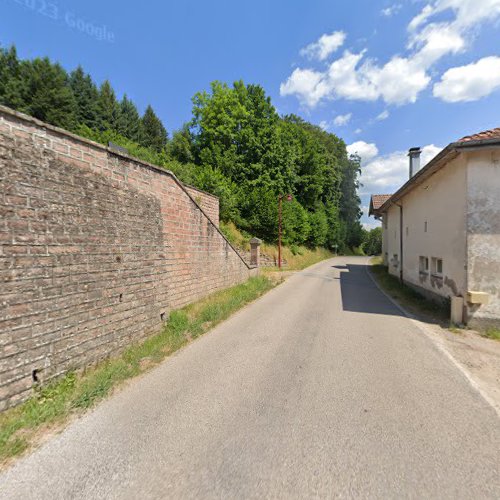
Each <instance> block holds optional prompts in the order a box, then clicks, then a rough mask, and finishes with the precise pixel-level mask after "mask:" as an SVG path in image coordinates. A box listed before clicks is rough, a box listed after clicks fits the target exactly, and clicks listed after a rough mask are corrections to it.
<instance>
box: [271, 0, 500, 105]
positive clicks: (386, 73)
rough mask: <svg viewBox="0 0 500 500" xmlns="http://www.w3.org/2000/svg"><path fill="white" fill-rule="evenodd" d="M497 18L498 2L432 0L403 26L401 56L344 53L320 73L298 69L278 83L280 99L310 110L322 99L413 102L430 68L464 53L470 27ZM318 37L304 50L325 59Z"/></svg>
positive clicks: (470, 36) (471, 34)
mask: <svg viewBox="0 0 500 500" xmlns="http://www.w3.org/2000/svg"><path fill="white" fill-rule="evenodd" d="M443 12H446V13H448V12H450V13H451V19H449V20H446V21H442V20H440V21H436V20H435V19H436V17H435V16H436V15H437V14H440V13H443ZM499 17H500V0H434V1H433V2H430V3H427V5H425V6H424V7H423V9H422V10H421V12H420V13H419V14H418V15H417V16H415V17H414V18H413V19H412V20H411V22H410V23H409V25H408V32H409V35H408V43H407V46H406V49H407V51H408V55H407V56H406V57H404V56H401V55H394V56H392V57H391V58H390V59H389V60H388V61H387V62H385V63H383V64H380V63H378V62H377V61H375V60H374V59H371V58H369V57H367V51H366V50H363V51H361V52H359V53H352V52H351V51H349V50H346V51H345V52H344V53H343V55H342V56H341V57H339V58H338V59H336V60H334V61H332V62H331V63H330V64H329V66H328V67H327V68H326V69H325V70H323V71H317V70H312V69H303V68H297V69H296V70H295V71H294V72H293V73H292V74H291V75H290V76H289V78H288V79H287V80H286V82H284V83H282V84H281V86H280V92H281V95H283V96H285V95H296V96H297V97H298V98H299V100H300V101H301V102H302V103H303V104H305V105H306V106H309V107H314V106H316V105H317V104H318V103H319V102H320V101H322V100H326V99H341V98H342V99H349V100H359V101H375V100H377V99H382V100H383V101H385V102H386V103H387V104H395V105H402V104H407V103H414V102H416V100H417V99H418V96H419V94H420V93H421V92H422V91H423V90H424V89H426V88H427V87H428V86H429V84H430V82H431V77H430V75H429V74H428V71H429V70H430V69H431V67H432V66H433V65H434V64H436V63H437V62H438V61H440V60H441V59H442V58H443V57H445V56H447V55H450V54H457V53H460V52H463V51H465V50H466V49H467V48H468V46H469V45H470V44H471V43H472V40H473V37H474V30H473V28H474V27H477V26H478V25H479V24H481V23H483V22H486V21H487V22H494V21H495V20H496V19H498V18H499ZM441 19H442V18H441ZM337 33H339V32H337ZM342 34H343V33H342ZM343 35H344V38H345V34H343ZM323 36H325V35H323ZM322 38H323V37H322ZM322 38H320V40H318V42H316V43H314V44H311V45H310V46H308V47H307V48H306V49H304V50H305V51H307V53H308V54H309V53H311V54H316V57H318V58H319V59H321V60H324V59H326V57H327V55H328V54H330V53H331V52H332V51H331V50H330V51H328V50H327V49H325V50H323V51H322V50H321V44H320V41H321V40H322ZM344 38H343V39H342V43H343V41H344ZM339 46H340V45H336V48H338V47H339ZM326 53H328V54H327V55H326V56H324V57H323V55H324V54H326Z"/></svg>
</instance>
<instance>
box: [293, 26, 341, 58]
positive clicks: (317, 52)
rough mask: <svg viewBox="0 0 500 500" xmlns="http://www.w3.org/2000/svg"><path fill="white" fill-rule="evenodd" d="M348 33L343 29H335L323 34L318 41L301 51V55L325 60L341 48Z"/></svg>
mask: <svg viewBox="0 0 500 500" xmlns="http://www.w3.org/2000/svg"><path fill="white" fill-rule="evenodd" d="M345 38H346V35H345V33H344V32H343V31H334V32H333V33H330V34H329V35H327V34H326V33H325V34H324V35H321V36H320V38H319V40H318V41H317V42H314V43H311V44H309V45H308V46H307V47H305V48H303V49H302V50H301V51H300V55H301V56H304V57H307V58H308V59H318V60H320V61H324V60H325V59H326V58H327V57H328V56H329V55H330V54H332V53H333V52H335V51H336V50H337V49H338V48H340V47H341V46H342V45H343V44H344V41H345Z"/></svg>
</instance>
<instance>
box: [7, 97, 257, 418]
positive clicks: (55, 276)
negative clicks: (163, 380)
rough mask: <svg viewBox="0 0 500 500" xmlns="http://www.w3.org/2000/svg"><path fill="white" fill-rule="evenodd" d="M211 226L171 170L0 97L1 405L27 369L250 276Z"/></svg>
mask: <svg viewBox="0 0 500 500" xmlns="http://www.w3.org/2000/svg"><path fill="white" fill-rule="evenodd" d="M196 200H197V201H198V203H197V201H196ZM207 215H208V216H209V217H210V219H209V217H207ZM217 224H218V200H217V199H216V198H214V197H213V196H211V195H208V194H206V193H203V192H200V191H198V190H196V189H194V188H186V187H185V186H183V185H182V184H181V183H180V182H179V181H178V180H177V179H176V178H175V177H174V175H173V174H171V173H169V172H167V171H165V170H162V169H160V168H157V167H155V166H153V165H149V164H146V163H143V162H141V161H138V160H135V159H133V158H130V157H128V156H127V155H123V154H120V153H116V152H114V151H111V150H110V149H109V148H106V147H104V146H102V145H99V144H96V143H93V142H91V141H88V140H86V139H82V138H80V137H77V136H74V135H72V134H70V133H68V132H65V131H63V130H60V129H57V128H55V127H52V126H49V125H46V124H43V123H41V122H39V121H37V120H34V119H32V118H30V117H27V116H25V115H21V114H18V113H15V112H13V111H11V110H9V109H7V108H3V107H0V410H1V409H4V408H6V407H8V406H11V405H13V404H15V403H17V402H19V401H21V400H23V399H25V398H26V397H28V396H29V394H30V391H31V388H32V386H33V379H34V374H35V376H36V377H38V378H39V379H40V380H42V381H47V380H50V379H51V378H54V377H56V376H58V375H61V374H63V373H65V372H66V371H68V370H69V369H73V368H80V367H84V366H86V365H88V364H91V363H93V362H95V361H98V360H99V359H102V358H104V357H107V356H109V355H111V354H113V353H116V352H118V351H119V350H120V349H122V348H123V347H125V346H126V345H128V344H130V343H131V342H134V341H137V340H140V339H142V338H144V337H146V336H147V335H150V334H152V333H154V332H157V331H158V330H159V329H160V328H161V326H162V323H163V321H164V320H166V319H167V317H168V312H169V310H171V309H173V308H178V307H180V306H183V305H185V304H187V303H189V302H192V301H194V300H196V299H198V298H200V297H203V296H205V295H207V294H209V293H211V292H214V291H216V290H219V289H221V288H224V287H228V286H230V285H233V284H236V283H238V282H241V281H243V280H245V279H247V278H248V277H249V276H250V275H252V274H254V273H255V272H256V270H255V269H251V268H249V266H248V265H247V264H246V263H245V262H244V261H243V259H242V258H241V257H240V255H239V254H238V253H237V252H236V251H235V250H234V249H233V248H232V247H231V245H230V244H229V243H228V242H227V241H226V240H225V238H224V237H223V236H222V234H221V233H220V232H219V230H218V227H217Z"/></svg>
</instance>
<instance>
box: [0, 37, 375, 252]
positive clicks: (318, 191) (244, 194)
mask: <svg viewBox="0 0 500 500" xmlns="http://www.w3.org/2000/svg"><path fill="white" fill-rule="evenodd" d="M0 103H2V104H5V105H7V106H10V107H13V108H15V109H18V110H20V111H23V112H25V113H29V114H31V115H33V116H36V117H37V118H40V119H42V120H45V121H47V122H49V123H52V124H54V125H58V126H61V127H64V128H67V129H70V130H76V131H77V133H79V134H81V135H84V136H85V137H89V138H91V139H93V140H96V141H98V142H102V143H104V144H106V143H107V142H108V141H110V140H111V141H113V142H115V143H117V144H120V145H121V146H123V147H125V148H127V150H128V151H129V152H130V154H132V155H133V156H137V157H138V158H141V159H143V160H145V161H148V162H151V163H154V164H157V165H160V166H163V167H165V168H168V169H169V170H171V171H173V172H174V173H175V175H176V176H177V177H178V178H179V179H180V180H182V181H183V182H186V183H189V184H192V185H194V186H196V187H198V188H200V189H204V190H206V191H209V192H211V193H214V194H215V195H217V196H218V197H219V199H220V213H221V218H222V219H223V220H225V221H233V222H235V223H236V224H237V225H238V226H239V227H240V228H242V229H245V230H246V231H248V232H249V233H251V234H254V235H256V236H259V237H262V238H264V239H265V240H266V241H269V242H275V241H276V240H277V236H278V235H277V229H278V228H277V221H278V210H277V206H278V196H279V195H280V194H288V193H290V194H292V195H293V201H292V202H286V203H284V204H283V240H284V241H285V242H286V243H288V244H291V245H299V244H308V245H310V246H318V245H326V246H327V247H329V248H334V249H337V250H339V251H342V250H344V249H347V248H348V247H354V246H359V245H360V244H361V243H362V242H363V241H364V245H365V250H367V251H373V248H375V247H374V245H375V236H376V233H374V235H372V234H371V233H370V234H369V235H368V236H365V233H366V232H365V231H364V230H363V228H362V227H361V224H360V216H361V211H360V209H359V205H360V199H359V197H358V195H357V189H358V187H359V175H360V168H359V158H358V157H349V156H348V154H347V151H346V145H345V143H344V141H342V139H340V138H339V137H337V136H335V135H334V134H330V133H328V132H326V131H324V130H321V129H320V128H319V127H317V126H316V125H313V124H311V123H308V122H306V121H305V120H303V119H302V118H300V117H298V116H296V115H288V116H284V117H280V116H279V115H278V113H277V112H276V109H275V108H274V106H273V105H272V103H271V100H270V98H269V96H267V95H266V93H265V91H264V89H263V88H262V87H261V86H260V85H245V84H244V83H243V82H242V81H237V82H235V83H234V84H233V85H232V86H229V85H227V84H224V83H221V82H213V83H212V85H211V89H210V92H200V93H198V94H196V95H195V96H194V98H193V118H192V120H191V122H189V124H186V125H184V126H183V127H182V128H181V129H180V130H178V131H176V132H175V133H174V135H173V137H172V140H171V141H168V135H167V132H166V130H165V127H164V126H163V124H162V122H161V120H160V119H159V118H158V116H157V115H156V114H155V112H154V111H153V108H152V107H151V106H148V107H147V109H146V111H145V112H144V115H143V116H142V118H141V117H140V115H139V112H138V110H137V107H136V106H135V104H134V103H133V102H132V101H131V100H130V99H129V98H128V97H127V96H126V95H124V96H123V98H122V99H121V101H120V102H118V100H117V98H116V95H115V92H114V90H113V88H112V86H111V84H110V82H109V81H105V82H104V83H103V84H102V85H101V87H100V88H99V89H97V87H96V85H95V83H94V82H93V81H92V78H91V77H90V75H87V74H86V73H85V72H84V70H83V68H81V67H78V68H76V69H75V70H74V71H72V72H71V74H70V75H68V74H67V73H66V71H65V70H64V69H63V68H62V67H61V66H60V65H58V64H53V63H51V62H50V61H49V60H48V59H47V58H45V59H34V60H32V61H20V60H19V59H18V57H17V53H16V50H15V48H14V47H11V48H10V49H8V50H6V49H0Z"/></svg>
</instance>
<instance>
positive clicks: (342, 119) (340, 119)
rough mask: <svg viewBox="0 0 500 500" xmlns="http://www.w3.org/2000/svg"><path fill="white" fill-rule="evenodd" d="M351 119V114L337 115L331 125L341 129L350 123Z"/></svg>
mask: <svg viewBox="0 0 500 500" xmlns="http://www.w3.org/2000/svg"><path fill="white" fill-rule="evenodd" d="M351 118H352V113H347V114H345V115H338V116H336V117H335V119H334V120H333V124H334V125H335V126H336V127H342V126H344V125H347V124H348V123H349V122H350V120H351Z"/></svg>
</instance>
